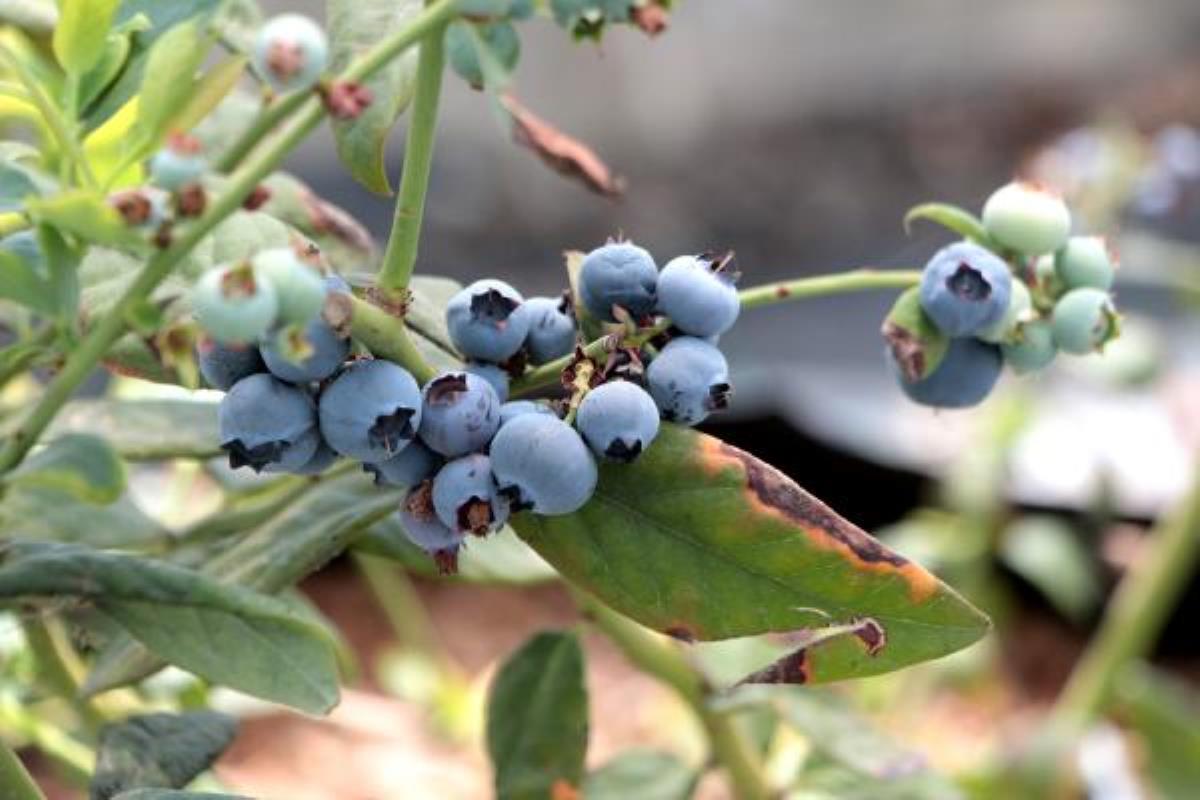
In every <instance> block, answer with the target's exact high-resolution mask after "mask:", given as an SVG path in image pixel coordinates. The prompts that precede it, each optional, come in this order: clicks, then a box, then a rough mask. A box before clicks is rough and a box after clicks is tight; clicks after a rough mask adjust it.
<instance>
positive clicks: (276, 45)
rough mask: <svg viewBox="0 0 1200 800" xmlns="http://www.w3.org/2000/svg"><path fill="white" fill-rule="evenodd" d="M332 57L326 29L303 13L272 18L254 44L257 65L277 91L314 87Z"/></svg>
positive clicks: (255, 64)
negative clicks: (326, 37) (322, 28)
mask: <svg viewBox="0 0 1200 800" xmlns="http://www.w3.org/2000/svg"><path fill="white" fill-rule="evenodd" d="M328 60H329V43H328V42H327V41H326V39H325V32H324V31H323V30H321V28H320V26H318V25H317V23H315V22H313V21H312V20H311V19H309V18H308V17H305V16H302V15H300V14H280V15H279V16H277V17H273V18H271V19H270V20H268V21H267V23H266V24H265V25H263V26H262V28H261V29H260V30H259V32H258V38H257V39H256V40H255V43H254V68H255V70H256V71H257V72H258V74H259V75H261V76H262V77H263V79H264V80H266V82H267V83H269V84H270V85H271V87H272V88H273V89H275V91H277V92H293V91H297V90H300V89H309V88H311V87H312V86H313V85H315V84H316V82H317V79H318V78H320V77H321V73H322V72H324V71H325V65H326V63H327V62H328Z"/></svg>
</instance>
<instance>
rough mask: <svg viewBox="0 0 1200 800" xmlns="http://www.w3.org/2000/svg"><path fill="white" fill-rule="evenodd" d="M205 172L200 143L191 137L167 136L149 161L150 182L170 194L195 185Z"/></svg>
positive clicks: (205, 164) (206, 165)
mask: <svg viewBox="0 0 1200 800" xmlns="http://www.w3.org/2000/svg"><path fill="white" fill-rule="evenodd" d="M207 170H208V161H207V159H205V158H204V156H203V155H201V152H200V141H199V140H198V139H196V138H195V137H193V136H187V135H181V134H173V135H172V136H169V137H168V138H167V143H166V145H165V146H164V147H163V148H162V149H161V150H159V151H158V152H157V153H155V154H154V157H153V158H151V159H150V180H151V181H153V182H154V184H155V185H156V186H161V187H162V188H163V189H166V190H167V191H170V192H174V191H177V190H179V189H182V188H183V187H184V186H186V185H187V184H189V183H195V182H196V181H198V180H200V177H201V176H202V175H203V174H204V173H205V172H206V171H207Z"/></svg>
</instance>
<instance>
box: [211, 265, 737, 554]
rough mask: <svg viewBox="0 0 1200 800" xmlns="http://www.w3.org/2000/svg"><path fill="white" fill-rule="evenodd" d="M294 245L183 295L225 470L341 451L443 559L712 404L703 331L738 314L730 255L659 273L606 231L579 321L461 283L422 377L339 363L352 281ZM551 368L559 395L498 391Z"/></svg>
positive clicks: (298, 467)
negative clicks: (439, 359)
mask: <svg viewBox="0 0 1200 800" xmlns="http://www.w3.org/2000/svg"><path fill="white" fill-rule="evenodd" d="M307 255H308V254H307V253H306V252H305V251H304V250H303V249H299V250H297V249H292V248H279V249H272V250H265V251H262V252H260V253H258V254H257V255H255V256H254V258H253V259H251V260H249V261H245V262H240V263H236V264H230V265H226V266H224V267H220V268H216V269H213V270H210V271H209V272H208V273H206V274H205V275H204V276H203V277H202V279H201V280H200V281H199V282H198V283H197V285H196V287H195V288H194V290H193V292H192V297H191V300H192V310H193V313H194V316H195V318H196V320H197V321H198V322H199V324H200V325H201V326H202V327H203V328H204V330H205V331H206V333H207V337H206V338H205V340H204V341H203V342H202V344H201V345H200V347H199V348H198V360H199V366H200V370H201V373H202V374H203V375H204V378H205V380H206V381H207V382H208V383H209V384H210V385H211V386H213V387H214V388H218V389H224V390H227V393H226V395H225V397H224V398H223V399H222V401H221V404H220V408H219V414H218V417H219V427H220V444H221V447H222V448H223V449H224V450H226V451H227V453H228V454H229V461H230V464H231V466H233V467H235V468H236V467H240V466H249V467H251V468H253V469H255V470H267V471H279V472H290V473H296V474H302V475H310V474H316V473H319V472H322V471H323V470H325V469H326V468H327V467H329V466H330V465H331V464H332V463H333V462H334V461H336V460H337V458H338V457H345V458H350V459H354V460H357V461H359V462H361V463H362V464H363V466H364V469H366V470H367V471H369V472H371V473H373V474H374V475H375V478H376V482H377V483H380V484H388V485H395V486H402V487H407V488H408V489H409V491H408V494H407V496H406V498H405V500H404V502H403V503H402V505H401V510H400V515H401V520H402V523H403V527H404V529H405V531H406V532H407V534H408V535H409V537H410V538H411V539H412V540H413V541H414V542H415V543H416V544H417V545H419V546H420V547H421V548H423V549H424V550H426V551H427V552H428V553H430V554H431V555H433V556H434V558H435V559H436V560H437V561H438V563H439V565H440V566H441V567H442V568H443V569H445V570H452V569H453V568H454V564H455V563H456V558H457V553H458V550H459V547H460V546H461V545H462V543H463V541H464V539H465V537H466V536H467V535H468V534H474V535H478V536H483V535H486V534H488V533H490V532H492V531H495V530H497V529H499V528H500V527H501V526H503V525H504V523H505V522H506V521H507V520H508V517H509V515H510V514H511V513H515V512H516V511H520V510H530V511H532V512H533V513H535V514H544V515H555V514H569V513H572V512H574V511H577V510H579V509H580V508H581V507H582V506H583V505H584V504H585V503H587V501H588V500H589V499H590V498H591V496H592V494H593V492H594V491H595V488H596V482H597V478H598V472H597V465H596V459H601V460H606V461H613V462H621V463H628V462H631V461H633V460H634V459H636V458H637V457H638V456H639V455H640V454H641V453H642V452H644V451H645V450H646V449H647V448H648V447H649V446H650V445H651V443H652V442H653V441H654V439H655V437H656V436H657V435H658V431H659V420H660V417H662V418H664V419H668V420H672V421H676V422H680V423H683V424H688V425H691V424H695V423H697V422H699V421H701V420H702V419H704V418H705V417H706V416H707V415H708V414H709V413H711V412H712V411H714V410H717V409H720V408H724V407H725V405H726V403H727V401H728V397H729V394H730V386H729V378H728V367H727V365H726V362H725V359H724V357H723V356H722V355H721V352H720V350H718V349H717V347H716V344H715V342H716V339H717V337H719V336H720V334H722V333H723V332H725V331H726V330H728V329H729V327H730V326H732V325H733V323H734V321H735V320H736V319H737V315H738V310H739V301H738V294H737V291H736V289H735V288H734V277H735V276H734V274H733V273H732V271H731V267H730V265H731V258H730V257H729V256H712V255H708V254H705V255H700V256H680V257H679V258H676V259H674V260H672V261H671V262H670V263H668V264H667V265H666V266H665V267H664V268H663V270H662V271H661V273H660V272H659V270H658V268H657V266H656V265H655V263H654V259H653V258H652V257H651V256H650V254H649V253H648V252H646V251H645V250H644V249H642V248H640V247H638V246H636V245H634V244H632V243H630V242H610V243H608V244H606V245H604V246H602V247H599V248H597V249H595V250H593V251H592V252H591V253H589V254H588V255H587V256H586V257H585V258H584V259H583V262H582V266H581V268H580V271H579V275H578V287H577V290H578V297H579V301H580V304H581V309H580V313H579V314H578V315H577V314H576V309H575V306H574V303H573V302H572V300H571V297H570V295H569V294H568V295H566V296H564V297H562V298H551V297H533V298H530V299H528V300H526V299H525V298H523V297H522V296H521V295H520V294H519V293H518V292H517V291H516V290H515V289H513V287H511V286H510V285H508V284H507V283H504V282H503V281H498V280H491V279H488V280H480V281H476V282H475V283H473V284H471V285H469V286H467V287H465V288H463V289H462V290H460V291H459V292H458V293H457V294H455V295H454V297H452V298H451V300H450V302H449V304H448V305H447V307H446V325H447V329H448V332H449V336H450V338H451V340H452V341H453V343H454V345H455V347H456V348H457V349H458V350H459V352H460V353H461V354H462V355H463V356H464V357H465V359H466V363H465V365H464V367H463V368H462V369H454V370H449V371H446V372H442V373H440V374H438V375H436V376H434V377H433V378H432V379H431V380H429V381H428V382H427V383H426V384H425V386H424V387H421V386H419V384H418V382H417V380H416V379H415V378H414V377H413V375H412V374H411V373H410V372H409V371H408V370H406V369H404V368H403V367H401V366H399V365H397V364H394V363H392V362H390V361H387V360H384V359H377V358H371V357H370V356H369V355H366V354H360V355H358V356H356V357H352V356H351V350H352V345H351V342H350V340H349V338H348V337H347V336H346V335H345V333H344V332H343V331H339V330H337V329H335V328H334V327H333V326H332V325H331V324H330V323H329V322H328V321H327V320H326V316H327V315H324V314H322V310H323V308H325V307H326V305H327V304H328V303H330V296H331V295H336V294H338V293H348V292H349V291H350V288H349V286H348V285H346V284H345V283H344V282H343V281H342V280H341V279H340V278H337V277H336V276H330V277H323V276H322V275H321V274H320V272H319V270H318V268H317V267H316V266H315V264H313V263H310V260H309V259H308V258H307ZM577 316H585V318H587V319H588V320H589V324H591V322H593V321H594V322H595V323H597V324H599V325H601V326H602V327H603V326H604V325H605V323H607V327H608V330H609V331H610V336H609V337H608V338H607V339H606V342H608V343H610V344H611V347H609V348H608V349H607V352H606V356H607V357H606V358H605V359H604V360H603V363H601V361H600V360H597V359H592V358H590V357H588V356H587V355H586V354H585V352H584V350H583V349H582V348H581V347H580V346H579V327H580V326H579V324H578V319H577ZM660 317H661V318H660ZM668 321H669V322H668ZM654 335H657V336H654ZM652 337H653V338H655V341H656V342H657V344H659V345H661V349H654V347H653V345H650V344H649V343H648V342H647V341H646V339H648V338H652ZM664 342H665V343H664ZM651 352H652V353H653V355H652V358H651V359H650V361H649V365H648V366H647V367H645V369H643V368H642V363H643V360H644V353H651ZM572 354H573V355H572ZM552 362H553V365H552V366H551V367H550V369H553V368H554V367H555V366H558V365H559V362H561V363H565V364H566V365H567V366H566V368H565V369H564V370H563V385H564V386H565V387H567V388H568V389H570V395H569V397H567V398H565V399H563V400H558V401H549V402H547V401H533V400H515V401H508V391H509V383H510V379H511V377H512V376H513V375H519V374H521V372H522V371H524V370H525V369H527V368H528V367H529V365H533V366H538V365H547V364H552ZM643 383H644V387H645V388H643Z"/></svg>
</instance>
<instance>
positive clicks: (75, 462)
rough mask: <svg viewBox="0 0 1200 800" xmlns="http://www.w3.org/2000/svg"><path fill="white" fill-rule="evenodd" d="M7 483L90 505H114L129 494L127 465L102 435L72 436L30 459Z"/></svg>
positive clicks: (62, 438) (11, 474)
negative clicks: (52, 491) (56, 492)
mask: <svg viewBox="0 0 1200 800" xmlns="http://www.w3.org/2000/svg"><path fill="white" fill-rule="evenodd" d="M7 482H8V483H11V484H13V485H16V486H27V487H37V488H44V489H57V490H59V491H63V492H66V493H67V494H70V495H71V496H72V497H75V498H77V499H79V500H83V501H85V502H88V503H96V504H104V503H111V502H113V501H114V500H116V499H117V498H118V497H120V496H121V493H122V492H123V491H125V465H124V464H123V463H122V462H121V459H120V457H119V456H118V455H117V454H116V451H114V450H113V449H112V447H110V446H109V444H108V442H106V441H104V440H103V439H101V438H100V437H99V436H91V435H87V434H82V433H69V434H66V435H64V436H60V437H58V438H56V439H54V440H53V441H51V442H50V443H49V444H48V445H46V446H45V447H44V448H42V449H41V450H38V451H36V452H34V453H33V455H31V456H29V457H28V458H26V459H25V460H24V461H23V462H22V463H21V465H20V466H18V467H17V468H16V469H14V470H13V471H12V472H10V473H9V474H8V478H7Z"/></svg>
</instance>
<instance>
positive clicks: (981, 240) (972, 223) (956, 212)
mask: <svg viewBox="0 0 1200 800" xmlns="http://www.w3.org/2000/svg"><path fill="white" fill-rule="evenodd" d="M921 219H924V220H928V221H930V222H935V223H937V224H938V225H941V226H942V227H944V228H949V229H950V230H952V231H954V232H955V233H957V234H958V235H959V236H962V237H963V238H964V239H970V240H971V241H972V242H975V243H977V244H980V245H983V246H984V247H988V248H991V249H993V250H996V249H998V248H997V246H996V243H995V242H993V241H992V237H991V236H989V235H988V232H987V230H986V229H985V228H984V227H983V222H981V221H980V219H979V217H977V216H975V215H974V214H972V213H971V212H970V211H967V210H966V209H965V208H959V207H958V206H955V205H951V204H950V203H922V204H921V205H917V206H913V207H912V208H910V209H909V210H908V213H907V214H905V215H904V230H905V232H908V231H909V230H911V228H912V224H913V222H915V221H916V220H921Z"/></svg>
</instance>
